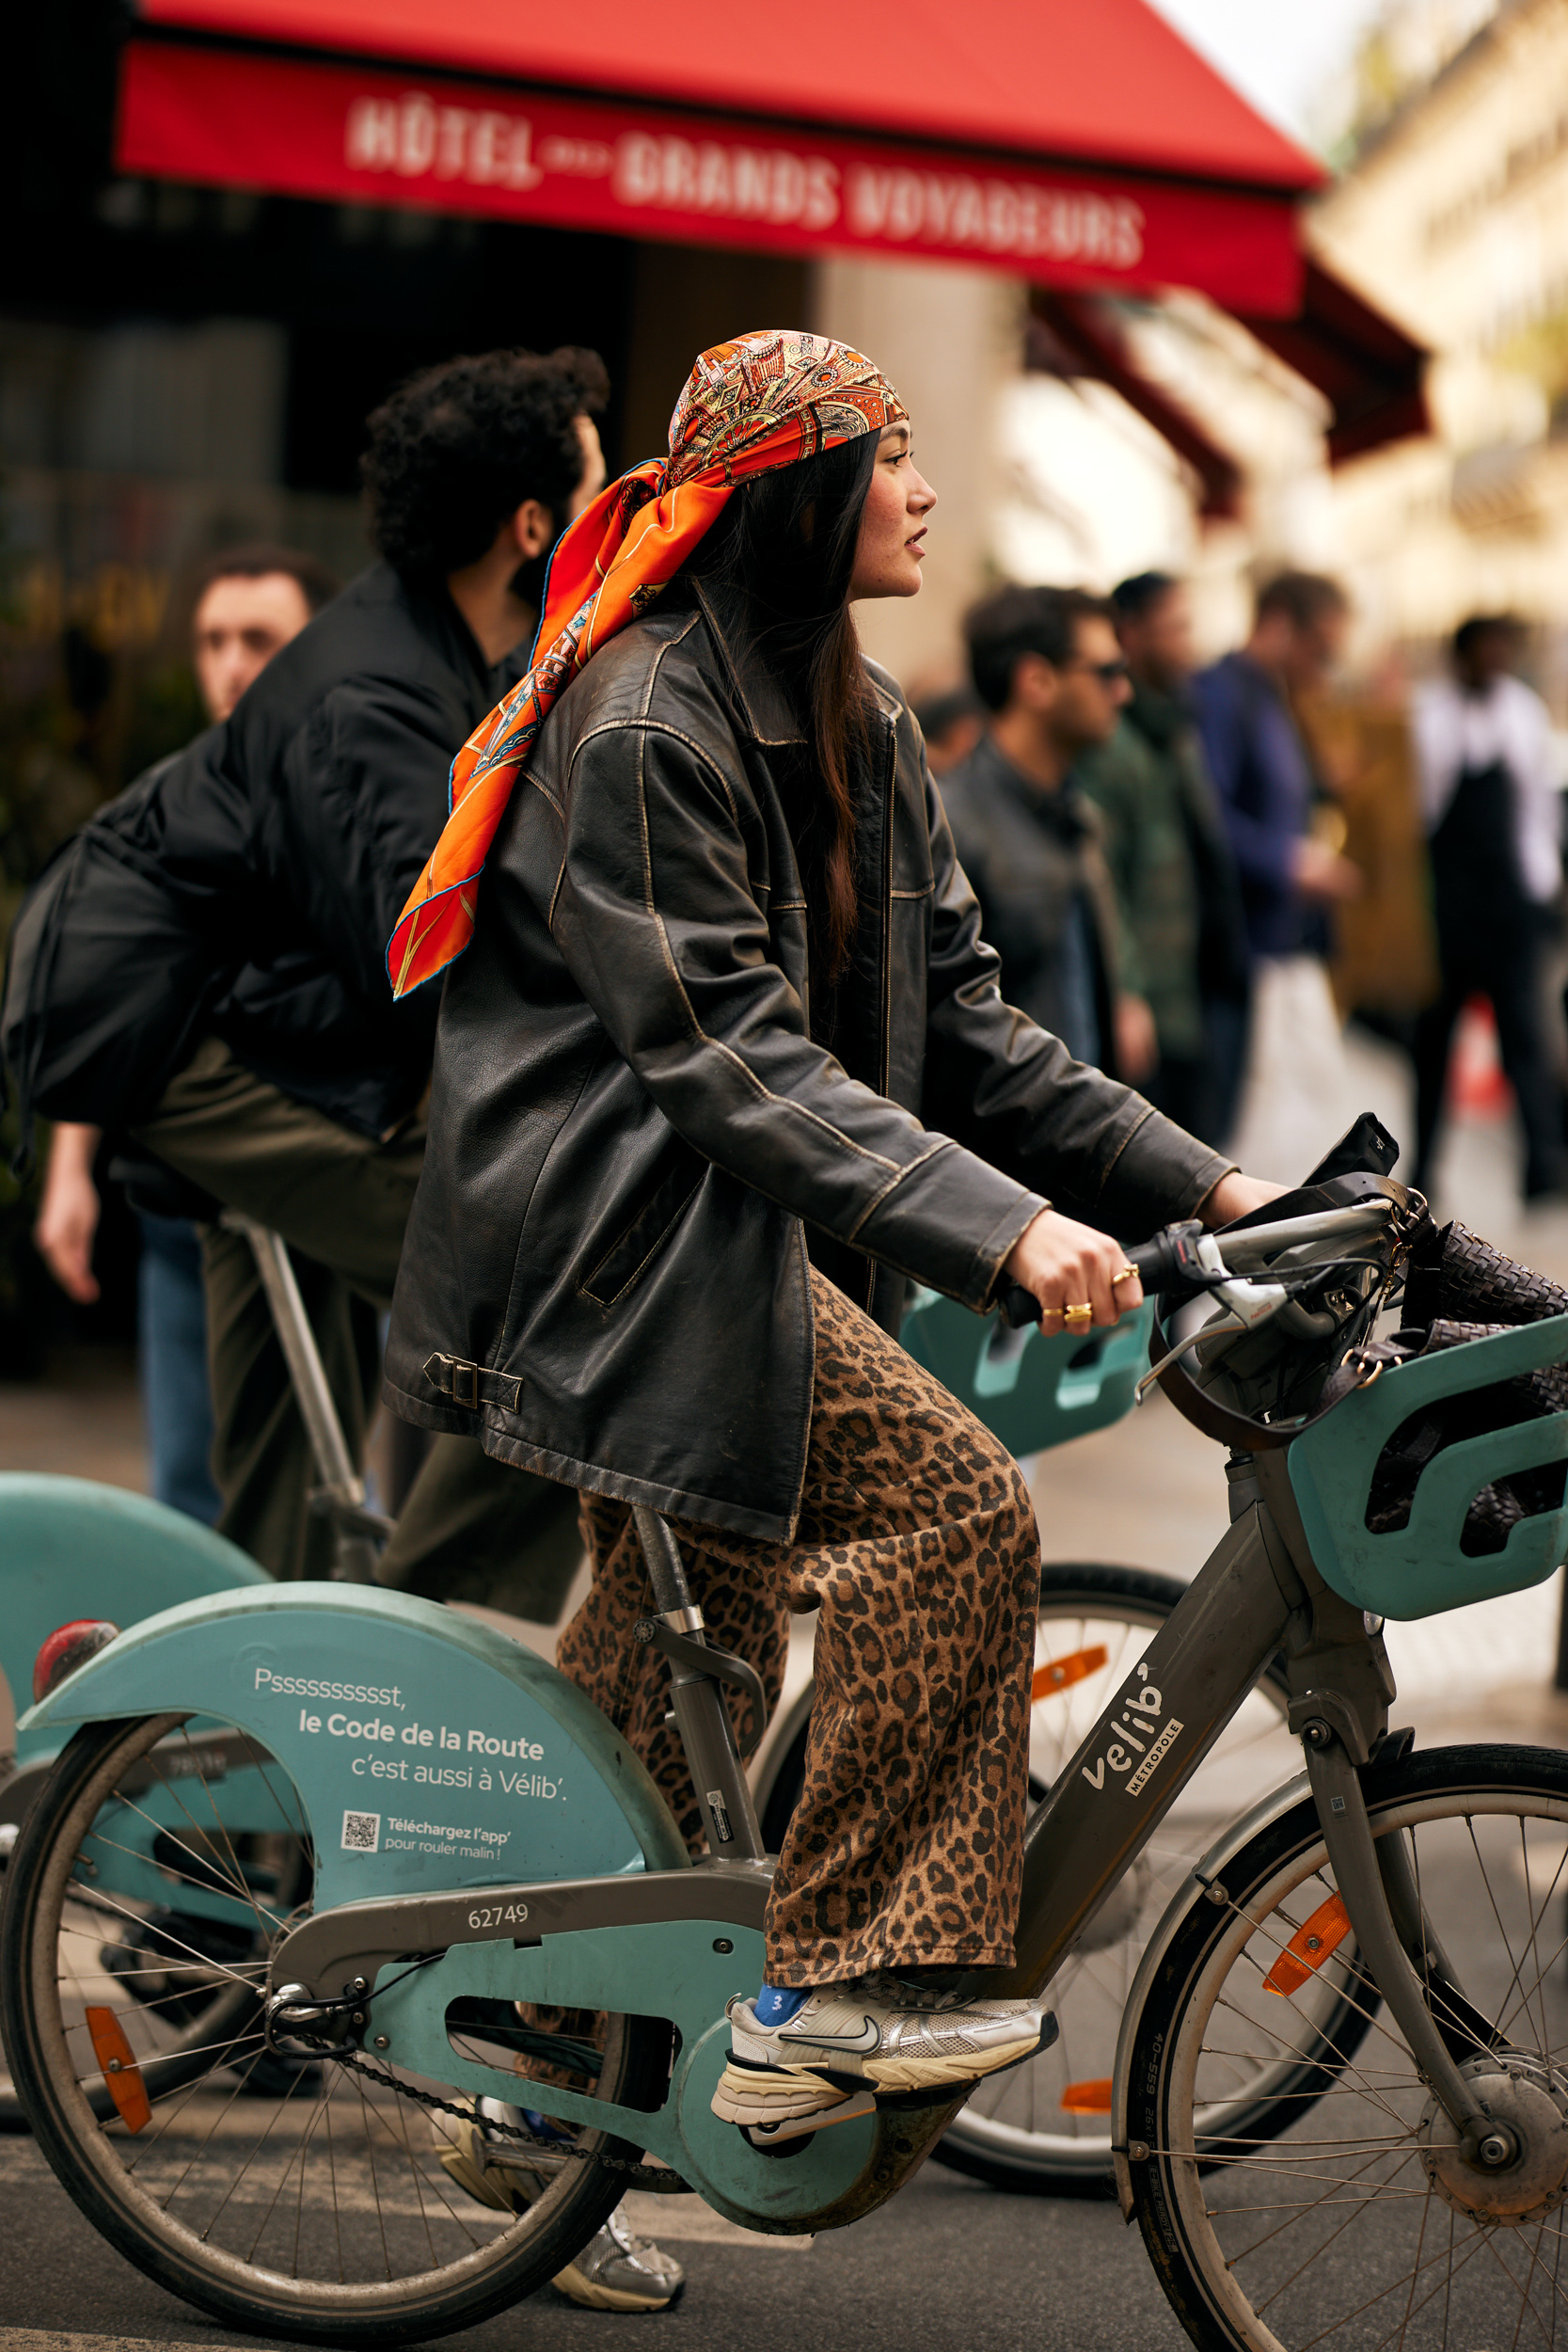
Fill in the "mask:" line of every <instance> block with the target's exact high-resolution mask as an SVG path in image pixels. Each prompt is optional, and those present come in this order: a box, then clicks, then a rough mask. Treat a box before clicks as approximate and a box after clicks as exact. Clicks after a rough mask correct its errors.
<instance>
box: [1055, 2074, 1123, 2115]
mask: <svg viewBox="0 0 1568 2352" xmlns="http://www.w3.org/2000/svg"><path fill="white" fill-rule="evenodd" d="M1110 2112H1111V2077H1110V2076H1109V2074H1102V2075H1101V2076H1099V2077H1098V2079H1097V2080H1096V2081H1094V2082H1092V2083H1069V2085H1068V2087H1067V2089H1066V2090H1064V2091H1063V2093H1062V2113H1063V2114H1064V2115H1109V2114H1110Z"/></svg>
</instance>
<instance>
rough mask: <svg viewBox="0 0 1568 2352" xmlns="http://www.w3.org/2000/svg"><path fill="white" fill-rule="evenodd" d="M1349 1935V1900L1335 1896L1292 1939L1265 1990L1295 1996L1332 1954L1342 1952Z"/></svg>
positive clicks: (1269, 1976) (1282, 1953) (1281, 1954)
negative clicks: (1347, 1902)
mask: <svg viewBox="0 0 1568 2352" xmlns="http://www.w3.org/2000/svg"><path fill="white" fill-rule="evenodd" d="M1349 1933H1350V1913H1349V1912H1348V1911H1347V1910H1346V1909H1345V1899H1344V1897H1343V1896H1342V1895H1331V1896H1330V1897H1329V1899H1328V1900H1327V1902H1326V1903H1320V1904H1319V1905H1318V1908H1317V1910H1316V1911H1315V1912H1314V1913H1313V1914H1312V1916H1311V1917H1310V1919H1308V1920H1307V1922H1306V1924H1305V1925H1304V1926H1302V1927H1299V1928H1298V1929H1297V1930H1296V1931H1295V1933H1294V1935H1292V1936H1291V1940H1290V1942H1289V1943H1288V1944H1287V1945H1286V1947H1285V1949H1284V1950H1283V1951H1282V1952H1281V1953H1280V1955H1279V1958H1278V1959H1277V1960H1276V1961H1275V1963H1274V1966H1273V1967H1272V1968H1271V1969H1270V1970H1269V1973H1268V1975H1267V1976H1266V1977H1265V1978H1264V1979H1263V1989H1264V1991H1265V1992H1266V1993H1294V1992H1295V1991H1296V1990H1297V1989H1298V1987H1299V1986H1301V1985H1304V1984H1305V1983H1306V1982H1307V1978H1308V1977H1309V1976H1311V1975H1312V1974H1313V1972H1314V1970H1316V1969H1319V1968H1321V1967H1322V1966H1323V1962H1324V1961H1325V1960H1326V1959H1327V1958H1328V1956H1329V1954H1330V1953H1331V1952H1337V1951H1338V1948H1339V1947H1340V1945H1341V1944H1342V1943H1343V1942H1344V1940H1345V1938H1346V1936H1347V1935H1348V1934H1349Z"/></svg>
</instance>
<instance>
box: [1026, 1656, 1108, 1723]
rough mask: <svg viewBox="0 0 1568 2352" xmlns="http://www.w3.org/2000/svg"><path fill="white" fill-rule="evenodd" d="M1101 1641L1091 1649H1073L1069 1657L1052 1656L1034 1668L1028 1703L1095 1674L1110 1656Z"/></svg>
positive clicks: (1050, 1695)
mask: <svg viewBox="0 0 1568 2352" xmlns="http://www.w3.org/2000/svg"><path fill="white" fill-rule="evenodd" d="M1110 1655H1111V1653H1110V1651H1109V1650H1108V1649H1107V1648H1106V1647H1105V1645H1104V1643H1103V1642H1101V1643H1099V1644H1097V1645H1096V1646H1095V1647H1094V1648H1093V1649H1075V1650H1074V1651H1073V1652H1072V1653H1071V1655H1070V1657H1068V1658H1053V1659H1051V1660H1049V1661H1047V1663H1046V1664H1045V1665H1043V1666H1037V1667H1036V1668H1035V1678H1034V1680H1033V1681H1032V1682H1031V1683H1030V1685H1029V1704H1030V1706H1031V1707H1033V1706H1034V1705H1035V1704H1036V1702H1037V1700H1039V1699H1049V1698H1053V1697H1054V1696H1055V1694H1056V1692H1058V1691H1065V1690H1066V1689H1067V1687H1068V1684H1069V1682H1082V1681H1083V1679H1084V1677H1085V1675H1097V1674H1098V1673H1099V1672H1100V1669H1101V1666H1103V1665H1104V1664H1105V1662H1106V1661H1107V1659H1108V1658H1109V1657H1110Z"/></svg>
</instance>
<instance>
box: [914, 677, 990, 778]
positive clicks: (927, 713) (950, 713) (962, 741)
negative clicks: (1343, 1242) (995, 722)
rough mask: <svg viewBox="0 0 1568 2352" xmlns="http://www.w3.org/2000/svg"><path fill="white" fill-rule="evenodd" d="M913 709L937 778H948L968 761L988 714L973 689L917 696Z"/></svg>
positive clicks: (931, 768)
mask: <svg viewBox="0 0 1568 2352" xmlns="http://www.w3.org/2000/svg"><path fill="white" fill-rule="evenodd" d="M910 707H911V709H912V710H913V712H914V717H915V724H916V725H917V726H918V727H919V729H920V732H921V734H922V735H923V736H924V737H925V739H926V765H927V768H929V770H930V771H931V773H932V775H933V776H944V775H946V774H947V772H948V771H949V769H952V768H956V767H957V766H958V762H959V760H960V759H967V758H968V757H969V755H970V753H971V752H972V751H973V750H974V746H975V744H976V743H977V742H978V741H979V740H980V737H981V735H982V734H983V732H984V730H985V723H986V714H985V711H984V710H983V708H982V707H981V705H980V700H979V697H978V696H977V695H976V693H975V691H974V688H973V686H952V687H949V688H948V690H947V691H946V692H945V693H943V694H927V695H922V696H917V697H916V698H915V700H914V701H913V702H912V703H911V706H910Z"/></svg>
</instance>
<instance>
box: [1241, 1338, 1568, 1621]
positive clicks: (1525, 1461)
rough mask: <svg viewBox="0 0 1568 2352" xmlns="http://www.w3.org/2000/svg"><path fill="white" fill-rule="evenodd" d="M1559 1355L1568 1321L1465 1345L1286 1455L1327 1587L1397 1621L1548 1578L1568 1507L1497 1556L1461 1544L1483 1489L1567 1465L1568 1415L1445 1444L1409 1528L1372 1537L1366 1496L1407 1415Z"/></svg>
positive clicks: (1379, 1387)
mask: <svg viewBox="0 0 1568 2352" xmlns="http://www.w3.org/2000/svg"><path fill="white" fill-rule="evenodd" d="M1564 1358H1568V1315H1553V1316H1552V1317H1551V1318H1550V1319H1549V1320H1548V1321H1546V1322H1544V1323H1527V1324H1522V1325H1521V1326H1520V1327H1519V1328H1518V1329H1517V1330H1513V1331H1497V1332H1495V1333H1494V1334H1493V1335H1492V1337H1491V1338H1489V1339H1484V1340H1468V1341H1466V1342H1465V1343H1464V1345H1463V1346H1460V1347H1449V1348H1445V1349H1443V1350H1442V1352H1441V1353H1440V1354H1438V1355H1435V1356H1421V1357H1418V1358H1417V1359H1416V1360H1415V1361H1414V1362H1412V1363H1408V1364H1401V1365H1398V1366H1397V1367H1396V1368H1395V1369H1394V1370H1392V1371H1389V1372H1385V1373H1383V1374H1381V1375H1379V1377H1378V1378H1377V1379H1376V1380H1373V1381H1371V1382H1370V1383H1369V1385H1368V1386H1367V1387H1366V1388H1364V1389H1357V1390H1356V1391H1354V1394H1352V1395H1350V1396H1348V1397H1346V1399H1345V1401H1344V1403H1343V1404H1342V1405H1338V1406H1336V1407H1335V1409H1334V1410H1333V1412H1331V1413H1329V1414H1327V1415H1326V1416H1325V1417H1324V1419H1323V1421H1321V1422H1319V1423H1318V1424H1317V1426H1316V1427H1315V1428H1312V1429H1308V1430H1307V1431H1305V1432H1304V1434H1303V1435H1302V1436H1301V1437H1299V1438H1297V1439H1296V1440H1295V1442H1294V1444H1293V1445H1292V1446H1291V1450H1290V1453H1289V1454H1288V1456H1287V1459H1288V1461H1289V1463H1290V1470H1291V1486H1293V1487H1294V1489H1295V1497H1296V1502H1297V1503H1298V1504H1299V1505H1300V1508H1301V1518H1302V1525H1303V1526H1304V1527H1305V1529H1306V1531H1307V1542H1308V1543H1309V1544H1310V1545H1311V1547H1312V1557H1313V1559H1314V1560H1315V1561H1316V1562H1317V1564H1318V1566H1319V1568H1320V1570H1321V1571H1322V1573H1323V1578H1324V1580H1325V1581H1326V1582H1327V1583H1329V1584H1331V1585H1332V1586H1333V1588H1334V1590H1335V1591H1336V1592H1337V1593H1338V1594H1339V1595H1340V1596H1341V1597H1343V1598H1344V1599H1346V1600H1348V1601H1352V1602H1354V1604H1355V1606H1356V1607H1357V1608H1361V1609H1370V1610H1372V1611H1373V1612H1375V1613H1376V1614H1377V1615H1378V1616H1380V1617H1396V1618H1409V1617H1431V1616H1434V1615H1436V1614H1437V1613H1438V1612H1439V1611H1441V1610H1444V1609H1463V1608H1464V1607H1465V1604H1466V1603H1467V1602H1469V1601H1475V1600H1491V1599H1494V1598H1495V1597H1497V1595H1498V1594H1500V1593H1518V1592H1523V1591H1524V1590H1525V1588H1526V1587H1527V1586H1528V1585H1530V1584H1540V1583H1542V1582H1544V1580H1545V1579H1546V1578H1547V1577H1548V1576H1550V1575H1551V1573H1552V1571H1553V1569H1554V1568H1556V1567H1558V1566H1559V1565H1560V1564H1561V1561H1562V1558H1563V1555H1564V1552H1565V1551H1568V1504H1565V1506H1564V1507H1563V1508H1562V1509H1561V1510H1558V1511H1545V1512H1542V1513H1541V1514H1540V1515H1539V1516H1538V1517H1536V1518H1527V1519H1520V1520H1519V1521H1518V1522H1517V1524H1516V1525H1515V1526H1513V1527H1512V1528H1511V1529H1510V1530H1509V1534H1508V1541H1507V1542H1506V1543H1505V1544H1504V1546H1503V1548H1502V1549H1501V1550H1500V1551H1491V1552H1481V1553H1479V1554H1477V1555H1476V1556H1474V1557H1472V1556H1471V1555H1470V1554H1468V1553H1467V1552H1464V1551H1461V1549H1460V1548H1459V1544H1460V1536H1461V1534H1462V1533H1463V1531H1464V1526H1465V1513H1466V1512H1467V1511H1468V1509H1469V1507H1470V1504H1471V1503H1472V1502H1473V1501H1474V1500H1475V1497H1476V1495H1477V1494H1478V1493H1479V1492H1480V1490H1481V1487H1482V1486H1490V1485H1491V1484H1492V1483H1493V1481H1494V1480H1495V1479H1498V1478H1506V1477H1508V1476H1509V1475H1510V1473H1511V1472H1513V1471H1515V1470H1538V1469H1540V1468H1541V1467H1542V1466H1543V1465H1544V1464H1545V1463H1548V1462H1563V1461H1568V1412H1562V1413H1551V1414H1548V1415H1547V1416H1546V1417H1545V1418H1544V1419H1543V1420H1539V1421H1521V1422H1515V1423H1513V1425H1511V1426H1510V1427H1509V1428H1506V1429H1495V1430H1492V1431H1490V1432H1489V1433H1488V1434H1487V1435H1486V1436H1484V1437H1480V1438H1460V1439H1459V1440H1458V1441H1457V1442H1456V1443H1455V1444H1453V1445H1449V1446H1445V1447H1444V1448H1443V1450H1442V1452H1441V1453H1439V1454H1434V1455H1433V1458H1432V1460H1431V1461H1430V1462H1429V1463H1428V1464H1427V1466H1426V1468H1425V1469H1424V1470H1422V1471H1421V1473H1420V1475H1419V1477H1418V1480H1417V1482H1416V1492H1415V1496H1414V1498H1413V1500H1412V1502H1411V1506H1410V1518H1409V1522H1408V1524H1407V1525H1406V1526H1404V1527H1402V1528H1395V1529H1391V1530H1389V1531H1388V1532H1387V1533H1386V1534H1381V1535H1378V1534H1373V1533H1372V1531H1371V1529H1370V1527H1369V1526H1368V1525H1367V1499H1368V1496H1369V1494H1370V1491H1371V1481H1372V1471H1373V1470H1374V1469H1375V1467H1376V1464H1377V1459H1378V1456H1379V1454H1381V1453H1382V1452H1383V1449H1384V1447H1385V1446H1386V1444H1387V1442H1388V1440H1389V1438H1391V1437H1392V1436H1393V1434H1394V1432H1395V1430H1396V1429H1398V1428H1399V1426H1400V1424H1401V1422H1404V1421H1407V1420H1408V1419H1409V1417H1410V1415H1411V1414H1412V1413H1418V1412H1419V1411H1420V1410H1421V1409H1422V1407H1423V1406H1429V1405H1432V1404H1434V1403H1435V1402H1436V1401H1437V1399H1438V1398H1440V1397H1446V1396H1459V1395H1462V1394H1464V1393H1465V1391H1469V1390H1471V1389H1484V1388H1490V1387H1491V1386H1492V1384H1493V1383H1494V1382H1495V1381H1498V1380H1510V1379H1513V1378H1514V1377H1516V1376H1517V1375H1519V1374H1520V1373H1525V1372H1539V1371H1541V1370H1542V1369H1543V1368H1544V1366H1545V1365H1547V1364H1557V1363H1561V1362H1562V1360H1563V1359H1564Z"/></svg>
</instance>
